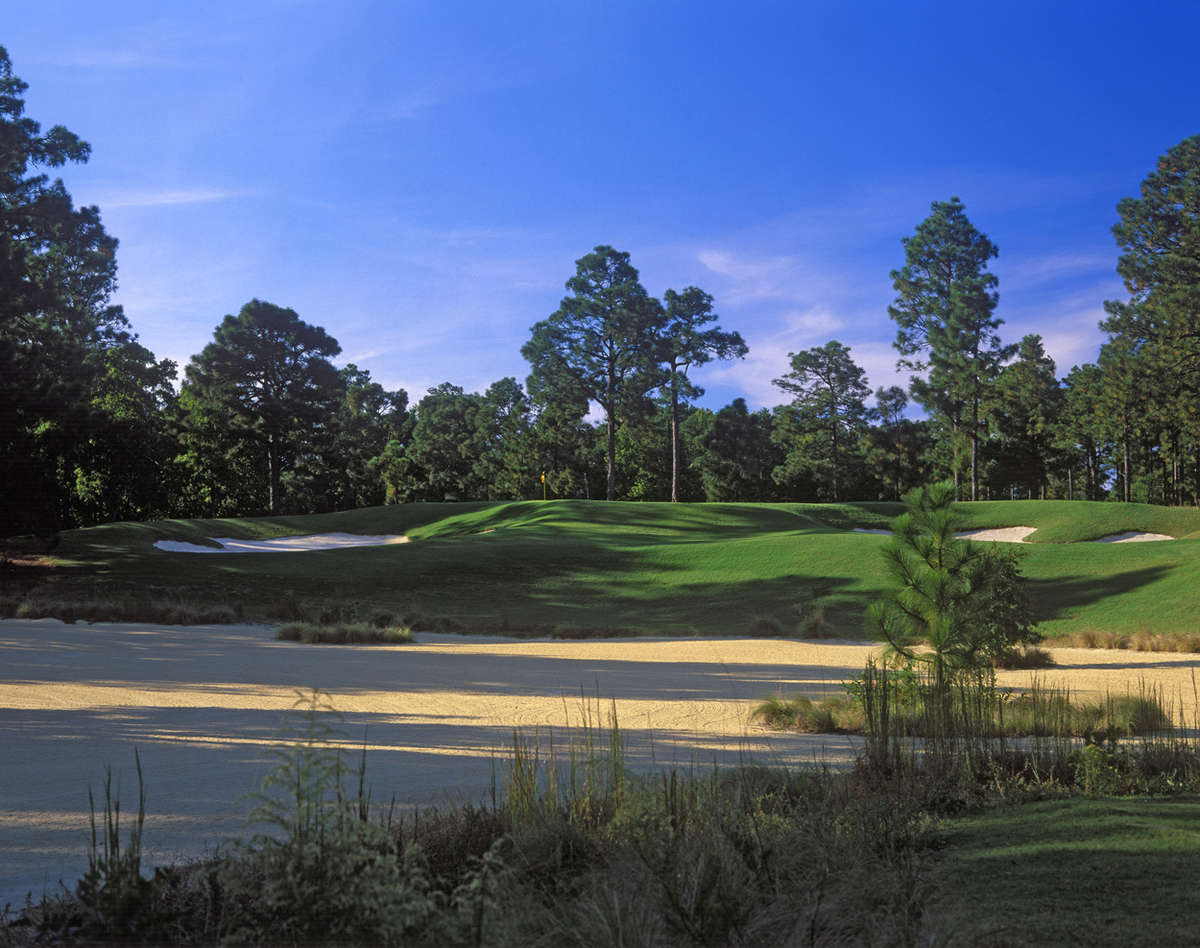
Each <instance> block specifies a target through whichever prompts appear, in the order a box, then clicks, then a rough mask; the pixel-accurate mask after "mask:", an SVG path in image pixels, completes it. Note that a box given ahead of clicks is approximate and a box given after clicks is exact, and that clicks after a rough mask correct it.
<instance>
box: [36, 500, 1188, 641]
mask: <svg viewBox="0 0 1200 948" xmlns="http://www.w3.org/2000/svg"><path fill="white" fill-rule="evenodd" d="M960 507H961V510H962V511H963V513H964V514H965V517H966V520H967V524H966V526H967V527H968V528H970V529H985V528H1002V527H1011V526H1014V525H1023V526H1031V527H1036V528H1037V529H1036V531H1035V532H1034V533H1033V534H1032V535H1031V536H1030V537H1029V538H1028V540H1027V541H1026V542H1024V543H1022V544H1011V545H1006V547H1005V548H1006V549H1011V550H1014V551H1016V552H1017V553H1018V555H1019V556H1020V560H1021V568H1022V571H1023V573H1024V575H1025V576H1026V577H1027V579H1028V580H1029V583H1030V590H1031V595H1032V600H1033V605H1034V609H1035V613H1036V616H1037V618H1038V620H1039V622H1040V628H1041V630H1042V631H1043V633H1044V634H1046V635H1047V636H1050V637H1054V636H1063V635H1070V634H1072V633H1078V632H1083V631H1088V630H1092V631H1103V632H1116V633H1120V634H1133V633H1137V632H1139V631H1145V632H1149V633H1180V634H1194V633H1197V632H1200V620H1198V619H1197V616H1196V609H1195V604H1196V601H1197V592H1196V590H1197V588H1200V512H1197V511H1196V510H1193V509H1179V508H1175V509H1171V508H1163V507H1153V506H1148V505H1140V504H1129V505H1126V504H1115V503H1090V502H1084V501H1076V502H1066V501H1016V502H1004V501H992V502H981V503H975V504H962V505H960ZM900 509H901V508H900V506H899V505H897V504H886V503H858V504H823V505H817V504H674V505H673V504H656V503H603V502H598V501H549V502H533V501H525V502H512V503H461V504H404V505H397V506H389V507H374V508H366V509H361V510H354V511H347V512H342V513H331V514H319V515H313V516H299V517H272V518H243V519H225V520H208V521H206V520H172V521H161V522H152V523H144V524H132V523H116V524H108V525H105V526H100V527H94V528H90V529H83V530H73V531H66V532H65V533H63V534H62V536H61V540H60V542H59V545H58V547H57V548H56V549H55V551H54V557H55V560H56V561H57V562H58V563H60V564H61V569H60V571H59V572H58V575H56V576H55V578H54V582H53V583H51V584H48V585H47V586H45V587H43V589H42V591H41V594H42V595H52V596H59V597H71V596H75V597H87V596H110V597H112V596H132V597H143V598H150V599H153V598H154V597H167V598H171V597H176V598H183V599H187V600H195V601H202V602H214V603H223V604H226V605H229V606H232V607H234V608H236V609H238V610H240V611H241V614H242V615H244V616H245V617H247V618H271V617H276V616H277V615H278V614H280V613H281V611H286V610H287V609H289V608H295V607H296V605H297V604H300V605H308V606H311V607H312V608H323V607H325V606H327V605H329V604H338V605H339V606H340V607H342V608H343V609H345V610H349V611H351V612H354V613H356V614H360V615H367V614H369V613H370V612H371V610H380V609H383V610H389V611H392V612H395V613H396V614H397V615H398V616H403V615H410V616H419V617H422V618H424V619H426V620H435V619H442V620H452V621H453V622H456V623H461V624H463V625H464V626H467V627H471V628H474V629H476V630H480V629H483V630H492V631H511V632H516V633H520V632H522V631H528V630H534V631H538V632H541V633H543V634H544V633H546V632H548V631H550V630H551V629H552V628H554V627H564V626H565V627H568V629H567V631H568V632H574V633H577V634H584V635H586V634H588V632H589V630H614V629H621V630H627V631H633V632H643V633H651V634H702V635H745V634H747V633H748V632H750V630H751V628H752V627H753V626H754V625H755V624H756V623H758V625H759V627H760V628H761V627H762V625H763V623H762V622H761V620H764V619H765V620H768V623H767V624H768V625H770V626H772V627H773V628H776V629H782V630H783V632H784V634H792V633H793V632H794V631H795V630H796V629H797V627H798V626H800V625H801V624H802V623H803V622H804V621H805V620H806V619H809V618H811V617H812V616H813V615H814V614H816V615H820V616H821V617H822V619H823V623H822V624H823V626H824V630H825V631H826V632H828V633H830V634H838V635H842V636H851V637H854V636H861V635H863V634H864V631H863V614H864V611H865V609H866V607H867V606H868V604H869V603H871V602H872V601H874V600H875V599H876V598H877V597H878V596H879V594H880V593H881V592H882V591H883V590H884V589H885V588H886V586H887V583H888V579H887V577H886V575H885V571H884V567H883V558H882V556H881V549H882V547H883V545H884V544H885V543H886V542H888V538H887V537H886V536H880V535H877V534H871V533H862V532H855V528H865V529H875V530H878V529H882V528H885V527H886V526H887V525H888V522H889V518H891V517H893V516H895V515H896V514H897V513H899V512H900ZM1126 531H1145V532H1154V533H1162V534H1166V535H1169V536H1172V537H1176V538H1178V539H1175V540H1172V541H1166V542H1156V543H1094V542H1089V541H1092V540H1097V539H1100V538H1102V537H1106V536H1111V535H1113V534H1119V533H1122V532H1126ZM335 532H341V533H350V534H362V535H381V534H383V535H392V536H399V535H406V536H407V537H408V538H409V539H410V540H411V542H409V543H405V544H402V545H401V544H396V545H389V546H377V547H364V548H350V549H332V550H312V551H305V552H289V553H278V554H267V553H261V554H257V555H254V556H194V555H188V554H186V553H173V552H165V551H163V550H159V549H155V547H154V544H155V542H157V541H164V540H165V541H177V542H178V541H182V542H187V543H192V544H196V543H199V544H209V545H211V544H212V540H211V539H210V538H212V537H222V538H237V539H242V540H254V539H265V538H271V537H282V536H300V535H308V534H318V533H335Z"/></svg>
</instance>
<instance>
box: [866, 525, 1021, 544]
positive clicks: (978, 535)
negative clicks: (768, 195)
mask: <svg viewBox="0 0 1200 948" xmlns="http://www.w3.org/2000/svg"><path fill="white" fill-rule="evenodd" d="M1035 530H1037V527H1002V528H1000V529H998V530H968V531H966V532H965V533H956V534H955V536H956V537H959V538H960V539H962V540H987V541H990V542H992V543H1024V542H1025V538H1026V537H1027V536H1029V534H1031V533H1033V532H1034V531H1035ZM854 532H855V533H879V534H883V535H885V536H886V535H890V534H891V532H892V531H891V530H871V529H868V528H866V527H855V528H854Z"/></svg>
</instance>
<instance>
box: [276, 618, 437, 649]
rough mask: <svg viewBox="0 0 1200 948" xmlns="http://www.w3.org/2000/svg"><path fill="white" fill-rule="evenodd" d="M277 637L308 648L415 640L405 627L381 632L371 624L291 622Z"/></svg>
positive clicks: (393, 643)
mask: <svg viewBox="0 0 1200 948" xmlns="http://www.w3.org/2000/svg"><path fill="white" fill-rule="evenodd" d="M275 635H276V638H279V639H281V640H283V641H285V642H303V643H304V644H306V645H313V644H326V645H404V644H407V643H409V642H411V641H412V640H413V636H412V631H411V630H409V629H407V628H405V627H404V626H389V627H386V628H379V627H377V626H374V625H369V624H367V623H357V624H348V625H314V624H312V623H310V622H289V623H288V624H287V625H285V626H282V627H281V628H280V629H279V631H278V632H276V633H275Z"/></svg>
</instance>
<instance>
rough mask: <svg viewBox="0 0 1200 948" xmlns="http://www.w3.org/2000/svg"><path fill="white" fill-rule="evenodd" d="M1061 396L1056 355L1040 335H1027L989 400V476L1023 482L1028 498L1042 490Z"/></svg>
mask: <svg viewBox="0 0 1200 948" xmlns="http://www.w3.org/2000/svg"><path fill="white" fill-rule="evenodd" d="M1062 402H1063V392H1062V389H1061V388H1060V387H1059V384H1058V378H1057V377H1056V375H1055V369H1054V360H1053V359H1051V358H1050V357H1049V356H1048V355H1046V352H1045V350H1044V349H1043V348H1042V337H1041V336H1037V335H1028V336H1026V337H1025V338H1023V339H1022V340H1021V342H1020V346H1019V348H1018V350H1017V358H1016V359H1015V360H1014V361H1013V362H1011V363H1009V364H1008V365H1006V366H1005V367H1004V368H1003V369H1001V370H1000V374H999V375H998V376H997V377H996V384H995V386H994V387H993V390H992V393H991V396H990V398H989V399H988V402H987V406H986V412H987V414H988V415H989V416H990V417H991V419H992V427H993V432H994V436H993V438H992V439H991V440H990V441H989V444H988V451H987V453H988V455H989V459H990V460H991V470H990V471H989V472H988V481H989V483H990V484H991V485H993V486H994V487H995V488H996V489H997V490H999V491H1003V490H1004V488H1006V487H1008V486H1009V485H1011V484H1014V483H1020V484H1024V485H1025V487H1026V488H1027V490H1028V495H1029V497H1030V498H1036V497H1040V496H1041V495H1042V494H1043V493H1044V491H1045V487H1046V483H1047V480H1048V476H1049V469H1050V466H1051V464H1052V463H1053V462H1054V460H1055V458H1054V456H1053V442H1054V433H1055V429H1056V426H1057V425H1058V420H1059V413H1060V411H1061V408H1062Z"/></svg>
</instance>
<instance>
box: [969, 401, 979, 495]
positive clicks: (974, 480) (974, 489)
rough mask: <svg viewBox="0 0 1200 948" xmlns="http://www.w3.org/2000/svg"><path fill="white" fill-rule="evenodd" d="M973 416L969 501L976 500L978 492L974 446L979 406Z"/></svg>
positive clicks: (977, 471) (977, 427) (977, 429)
mask: <svg viewBox="0 0 1200 948" xmlns="http://www.w3.org/2000/svg"><path fill="white" fill-rule="evenodd" d="M975 416H976V417H974V418H973V419H971V499H972V500H976V499H977V496H976V495H977V493H978V491H979V470H978V468H977V466H976V457H975V446H976V443H977V442H978V435H979V417H978V416H979V406H978V405H977V406H976V407H975Z"/></svg>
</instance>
